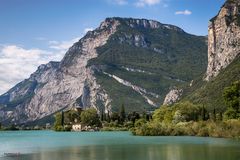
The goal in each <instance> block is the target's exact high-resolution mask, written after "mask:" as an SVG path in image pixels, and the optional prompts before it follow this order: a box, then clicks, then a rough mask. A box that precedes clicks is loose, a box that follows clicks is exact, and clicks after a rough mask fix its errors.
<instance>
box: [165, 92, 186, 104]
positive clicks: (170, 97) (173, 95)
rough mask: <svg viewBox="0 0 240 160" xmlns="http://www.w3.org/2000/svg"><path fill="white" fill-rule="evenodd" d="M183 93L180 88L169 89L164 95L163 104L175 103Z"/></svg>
mask: <svg viewBox="0 0 240 160" xmlns="http://www.w3.org/2000/svg"><path fill="white" fill-rule="evenodd" d="M182 93H183V90H182V89H176V88H174V89H171V90H170V91H169V93H168V94H167V95H166V97H165V99H164V102H163V105H171V104H174V103H176V102H177V101H179V100H180V98H181V95H182Z"/></svg>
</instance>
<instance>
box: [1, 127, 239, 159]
mask: <svg viewBox="0 0 240 160" xmlns="http://www.w3.org/2000/svg"><path fill="white" fill-rule="evenodd" d="M4 153H20V155H19V156H18V157H4ZM0 160H240V141H237V140H231V139H221V138H201V137H141V136H132V135H131V133H130V132H53V131H9V132H8V131H6V132H0Z"/></svg>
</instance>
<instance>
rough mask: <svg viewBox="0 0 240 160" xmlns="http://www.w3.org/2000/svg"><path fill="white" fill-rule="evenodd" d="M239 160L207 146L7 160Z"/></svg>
mask: <svg viewBox="0 0 240 160" xmlns="http://www.w3.org/2000/svg"><path fill="white" fill-rule="evenodd" d="M15 159H17V160H239V159H240V152H239V148H236V147H217V146H215V147H213V146H207V145H189V144H183V145H180V144H175V145H174V144H170V145H163V144H162V145H147V144H143V145H103V146H85V147H68V148H64V149H60V150H55V151H50V152H46V151H43V152H40V153H35V154H26V155H21V156H20V157H18V158H16V157H12V158H10V157H9V158H5V159H4V160H15Z"/></svg>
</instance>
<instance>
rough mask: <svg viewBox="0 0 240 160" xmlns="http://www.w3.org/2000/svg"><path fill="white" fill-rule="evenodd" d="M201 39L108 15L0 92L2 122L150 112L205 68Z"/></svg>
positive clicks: (169, 27)
mask: <svg viewBox="0 0 240 160" xmlns="http://www.w3.org/2000/svg"><path fill="white" fill-rule="evenodd" d="M206 64H207V45H206V37H201V36H194V35H190V34H188V33H186V32H184V31H183V30H182V29H180V28H178V27H176V26H173V25H166V24H161V23H159V22H157V21H153V20H146V19H132V18H107V19H106V20H105V21H104V22H102V23H101V25H100V26H99V27H98V28H97V29H95V30H94V31H90V32H88V33H87V34H86V35H85V36H84V37H83V38H82V39H81V40H79V42H77V43H75V44H74V45H73V46H72V47H71V48H70V49H69V50H68V52H67V53H66V55H65V56H64V58H63V60H62V61H61V62H50V63H49V64H46V65H42V66H40V67H39V68H38V70H37V71H36V72H35V73H33V74H32V75H31V76H30V78H29V79H26V80H24V81H23V82H20V83H19V84H18V85H16V86H15V87H13V88H12V89H10V90H9V91H8V92H7V93H5V94H3V95H2V96H0V104H1V106H2V107H0V118H1V121H2V122H4V123H13V122H14V123H26V122H32V121H36V120H39V119H42V118H44V117H47V116H49V115H52V114H53V113H55V112H57V111H59V110H63V109H67V108H71V107H82V108H88V107H94V108H96V109H97V110H98V111H99V112H101V111H102V110H104V111H105V112H114V111H118V109H119V107H120V106H121V105H122V104H124V105H125V107H126V111H138V112H142V111H144V110H154V109H155V108H156V107H158V106H159V105H160V104H162V102H163V100H164V97H165V95H166V93H167V92H168V91H169V89H170V88H171V87H173V86H179V85H184V84H188V83H189V82H190V81H191V80H192V79H195V78H196V77H198V76H199V75H200V74H201V73H203V72H204V71H205V70H206V66H207V65H206Z"/></svg>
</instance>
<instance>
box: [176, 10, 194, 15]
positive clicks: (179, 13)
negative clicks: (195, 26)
mask: <svg viewBox="0 0 240 160" xmlns="http://www.w3.org/2000/svg"><path fill="white" fill-rule="evenodd" d="M175 14H176V15H191V14H192V12H191V11H189V10H187V9H186V10H184V11H176V12H175Z"/></svg>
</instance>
